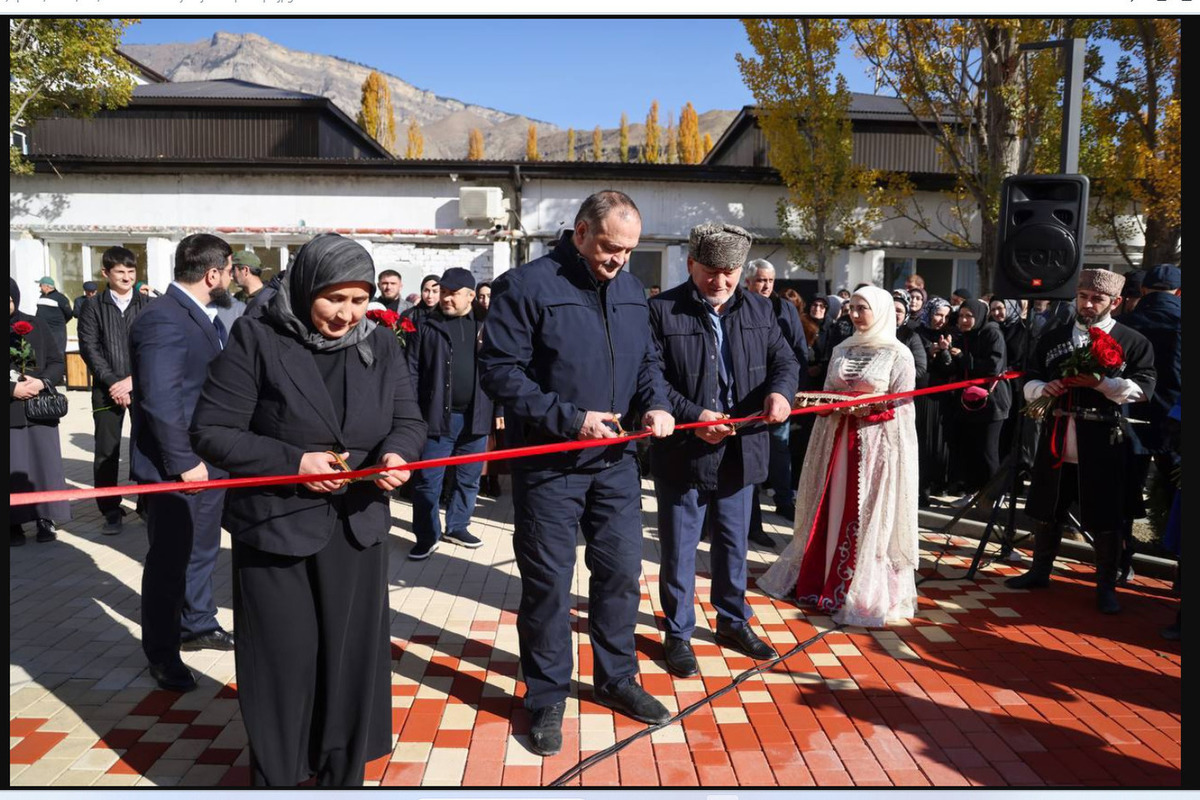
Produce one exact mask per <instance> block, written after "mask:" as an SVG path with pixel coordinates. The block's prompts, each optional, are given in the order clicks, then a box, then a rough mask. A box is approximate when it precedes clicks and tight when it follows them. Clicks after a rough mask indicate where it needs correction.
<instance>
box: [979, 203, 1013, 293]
mask: <svg viewBox="0 0 1200 800" xmlns="http://www.w3.org/2000/svg"><path fill="white" fill-rule="evenodd" d="M999 234H1000V225H999V224H998V223H997V222H995V221H994V220H990V219H988V218H987V217H982V218H981V219H980V221H979V294H981V295H984V294H987V293H988V292H990V291H992V280H993V278H994V276H995V274H996V269H997V264H998V263H999V259H998V258H997V254H996V244H997V241H998V239H999ZM1001 299H1002V300H1007V299H1009V298H1001Z"/></svg>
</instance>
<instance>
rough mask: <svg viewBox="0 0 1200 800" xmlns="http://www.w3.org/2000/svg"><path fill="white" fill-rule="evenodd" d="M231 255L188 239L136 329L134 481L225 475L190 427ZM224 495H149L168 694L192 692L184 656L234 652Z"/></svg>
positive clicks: (148, 572) (154, 650)
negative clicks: (228, 619) (218, 570)
mask: <svg viewBox="0 0 1200 800" xmlns="http://www.w3.org/2000/svg"><path fill="white" fill-rule="evenodd" d="M232 256H233V251H232V249H231V248H230V247H229V245H228V244H227V243H226V242H225V241H224V240H222V239H219V238H218V237H216V236H212V235H209V234H205V233H198V234H194V235H192V236H188V237H187V238H185V239H184V240H183V241H182V242H180V243H179V247H178V249H177V250H176V251H175V280H174V281H173V282H172V283H171V286H170V288H168V289H167V291H166V294H164V295H163V297H162V299H161V300H159V301H158V302H155V303H152V304H150V305H149V306H147V307H146V310H145V311H143V312H142V313H141V314H140V315H139V316H138V318H137V319H136V320H135V321H134V324H133V326H132V327H131V328H130V331H129V351H130V359H131V362H132V363H131V366H132V369H133V403H132V406H131V409H132V435H131V442H130V472H131V473H132V476H133V479H134V480H135V481H137V482H138V483H160V482H165V481H186V482H196V481H205V480H209V479H217V478H223V477H226V476H225V474H224V473H220V472H219V471H218V470H215V469H212V468H210V467H209V466H208V465H207V464H205V463H204V462H203V461H202V460H201V459H200V457H199V456H197V455H196V454H195V453H194V452H193V451H192V447H191V443H190V441H189V439H188V423H189V422H190V421H191V418H192V411H193V410H194V409H195V407H196V401H197V400H198V399H199V398H200V389H201V387H202V386H203V385H204V379H205V376H206V374H207V372H208V364H209V362H210V361H212V360H213V359H214V358H216V357H217V355H218V354H220V352H221V349H222V348H223V347H224V344H225V340H226V338H227V334H228V331H226V330H225V327H224V325H223V324H222V323H221V321H220V319H218V318H217V314H216V312H217V307H220V306H222V305H225V306H228V305H229V300H230V299H231V298H230V295H229V291H228V288H229V283H230V281H231V280H232V279H233V262H232ZM224 498H225V492H224V491H223V490H216V491H213V490H209V491H201V492H169V493H163V494H151V495H147V496H146V514H147V517H146V528H147V532H148V534H149V539H150V549H149V551H148V552H147V553H146V564H145V568H144V570H143V572H142V650H143V651H144V652H145V653H146V658H147V660H148V661H149V662H150V675H151V677H153V678H154V679H155V680H156V681H157V682H158V685H159V686H161V687H162V688H163V689H168V690H172V691H178V692H187V691H191V690H192V689H194V688H196V678H195V676H194V675H193V674H192V672H191V670H189V669H188V668H187V667H186V666H185V665H184V663H183V660H182V659H181V658H180V655H179V653H180V650H181V649H183V650H197V649H200V648H212V649H218V650H232V649H233V636H232V635H231V634H229V633H227V632H226V631H224V630H222V629H221V627H220V625H219V624H218V623H217V619H216V610H217V608H216V603H215V601H214V600H213V590H212V572H213V566H214V565H215V564H216V561H217V554H218V552H219V551H220V545H221V509H222V505H223V502H224Z"/></svg>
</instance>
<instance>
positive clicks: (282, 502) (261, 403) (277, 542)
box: [191, 317, 425, 556]
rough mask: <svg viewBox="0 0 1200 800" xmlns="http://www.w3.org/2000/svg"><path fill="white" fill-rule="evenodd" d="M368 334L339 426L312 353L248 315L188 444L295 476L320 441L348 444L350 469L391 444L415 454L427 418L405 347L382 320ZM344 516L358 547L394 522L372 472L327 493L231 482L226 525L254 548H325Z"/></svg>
mask: <svg viewBox="0 0 1200 800" xmlns="http://www.w3.org/2000/svg"><path fill="white" fill-rule="evenodd" d="M369 341H370V343H371V347H372V349H373V351H374V354H375V360H374V362H373V363H372V364H371V366H366V365H365V364H363V362H362V359H361V358H359V356H358V355H357V353H356V352H355V351H354V350H351V352H350V353H349V355H348V356H347V359H346V376H347V378H346V379H347V381H348V382H349V389H350V391H349V392H347V396H346V410H345V424H344V425H342V424H339V422H338V419H337V414H336V411H335V410H334V405H333V400H332V399H330V396H329V391H328V389H326V388H325V383H324V381H323V379H322V377H321V373H320V371H319V370H318V368H317V364H316V361H315V357H314V356H313V354H312V353H311V352H310V351H309V350H308V349H307V348H305V347H304V345H302V344H301V343H300V342H299V341H297V340H295V339H293V338H292V337H290V336H288V335H285V334H282V333H280V332H278V331H277V330H276V329H275V328H274V327H272V325H271V324H270V323H269V322H267V321H266V320H265V319H263V318H261V317H243V318H242V319H240V320H239V321H238V324H237V325H235V326H234V329H233V331H232V334H231V336H230V339H229V342H228V345H227V347H226V349H225V351H224V352H223V353H222V354H221V356H220V357H219V358H218V359H216V360H215V361H214V362H213V363H212V366H211V367H210V369H209V371H208V379H207V380H206V381H205V383H204V389H203V391H202V393H201V396H200V401H199V402H198V403H197V404H196V411H195V413H194V415H193V416H192V424H191V442H192V446H193V447H194V448H195V449H196V452H197V453H199V454H200V455H201V456H203V458H204V459H205V461H207V462H209V463H211V464H214V465H215V466H217V467H220V468H221V469H224V470H228V471H229V473H230V475H232V476H234V477H250V476H260V475H288V474H292V475H294V474H296V473H297V472H298V470H299V467H300V459H301V457H302V456H303V455H304V454H305V453H308V452H314V451H323V450H333V451H335V452H346V451H349V453H350V457H349V458H348V459H347V461H348V462H349V464H350V467H351V468H352V469H360V468H363V467H368V466H371V465H374V464H377V463H379V460H380V459H381V458H382V457H383V456H384V455H385V454H387V453H396V454H397V455H399V456H400V457H401V458H403V459H404V460H405V461H415V460H417V459H418V458H420V455H421V451H422V449H423V448H424V446H425V423H424V421H422V419H421V415H420V409H419V408H418V407H417V402H416V395H415V393H414V391H413V385H412V380H411V379H410V378H409V374H408V367H407V365H406V364H405V362H404V356H403V353H402V352H401V349H400V345H399V343H398V342H397V341H396V337H395V336H393V335H392V333H391V332H390V331H388V330H386V329H385V328H376V329H375V330H374V331H372V333H371V337H370V340H369ZM339 515H343V516H344V517H345V518H346V519H348V520H349V523H350V529H351V533H352V534H353V536H354V538H355V540H356V541H357V542H358V543H359V544H360V545H361V546H363V547H368V546H370V545H372V544H375V543H376V542H379V541H382V540H383V538H384V536H386V535H387V531H388V528H389V526H390V514H389V511H388V497H387V494H386V493H384V492H383V491H381V490H380V489H379V488H378V487H376V486H375V484H374V482H373V481H360V482H357V483H352V484H350V485H349V486H348V487H346V488H344V489H342V490H339V491H338V492H337V493H335V494H333V495H329V494H320V493H314V492H310V491H308V490H307V489H305V488H303V487H301V486H300V485H299V484H291V485H287V486H276V487H263V488H248V489H231V490H229V493H228V495H227V496H226V501H225V518H224V525H225V527H226V528H227V529H228V530H229V532H230V534H231V535H232V536H233V537H234V538H236V539H238V540H239V541H240V542H243V543H244V544H247V545H250V546H251V547H254V548H256V549H258V550H263V551H265V552H268V553H276V554H279V555H288V556H308V555H312V554H313V553H316V552H318V551H320V550H321V549H322V548H323V547H324V546H325V544H326V543H327V542H328V540H329V537H330V536H331V535H332V534H333V532H334V531H335V530H336V529H337V527H338V524H339V523H338V518H339Z"/></svg>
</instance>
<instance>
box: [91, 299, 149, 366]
mask: <svg viewBox="0 0 1200 800" xmlns="http://www.w3.org/2000/svg"><path fill="white" fill-rule="evenodd" d="M149 304H150V298H149V297H147V296H146V295H144V294H142V293H141V292H134V293H133V299H132V300H130V301H129V305H128V306H126V307H125V312H124V313H122V312H121V309H120V308H118V307H117V304H116V303H115V302H114V301H113V299H112V296H111V295H109V293H108V290H107V289H106V290H104V291H102V292H97V293H96V296H95V297H89V298H88V299H87V301H86V302H85V303H84V304H83V309H82V312H81V313H80V315H79V352H80V354H81V355H82V356H83V360H84V362H85V363H86V364H87V365H88V368H89V369H91V371H92V375H93V376H95V379H96V385H97V387H99V388H100V389H108V388H109V387H110V386H112V385H113V384H114V383H116V382H118V381H120V380H122V379H124V378H126V377H128V376H129V375H130V373H131V372H132V369H131V368H130V362H129V329H130V328H131V327H133V321H134V320H135V319H137V317H138V314H140V313H142V310H143V309H145V308H146V306H148V305H149Z"/></svg>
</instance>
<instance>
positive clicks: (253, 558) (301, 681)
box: [191, 234, 425, 786]
mask: <svg viewBox="0 0 1200 800" xmlns="http://www.w3.org/2000/svg"><path fill="white" fill-rule="evenodd" d="M374 275H375V272H374V266H373V264H372V263H371V257H370V255H369V254H368V253H367V252H366V250H364V249H363V248H362V246H361V245H359V244H357V243H355V242H353V241H351V240H349V239H344V238H342V237H341V236H337V235H335V234H322V235H320V236H318V237H316V238H315V239H313V240H312V241H311V242H309V243H308V244H306V245H305V246H304V247H302V248H301V249H300V252H299V253H298V254H297V256H296V260H295V262H294V263H293V264H292V266H291V267H290V268H289V270H288V273H287V277H286V279H285V280H284V281H282V282H281V283H280V286H279V291H278V292H277V293H276V295H275V296H274V297H272V298H271V301H270V304H269V305H268V307H267V309H266V312H265V313H264V314H263V315H262V316H261V317H247V318H246V319H245V321H243V322H239V323H238V324H237V325H236V326H234V329H233V333H232V336H231V337H230V339H229V344H228V346H227V348H226V349H225V351H224V352H223V353H222V354H221V356H220V357H219V358H218V359H217V360H216V361H215V362H214V363H213V364H212V366H211V368H210V371H209V375H208V380H207V382H206V383H205V385H204V389H203V392H202V394H201V398H200V402H199V404H198V405H197V406H196V412H195V416H194V417H193V418H192V427H191V436H192V442H193V446H194V447H195V449H196V452H197V453H200V454H201V455H202V456H203V457H204V458H205V460H207V461H210V462H211V463H213V464H216V465H218V466H220V467H221V468H223V469H226V470H228V471H229V473H230V475H231V476H233V477H244V476H261V475H282V474H293V475H294V474H301V475H319V474H322V473H325V474H327V473H331V472H335V471H337V470H338V467H339V465H340V463H341V462H342V461H344V462H345V463H346V464H348V465H349V467H350V468H351V469H361V468H364V467H368V466H372V465H380V466H385V467H393V468H398V467H401V466H402V465H403V464H405V463H407V462H409V461H413V460H415V459H416V458H417V457H419V456H420V453H421V448H422V446H423V445H424V443H425V423H424V422H423V421H422V420H421V416H420V411H419V409H418V407H417V402H416V395H415V393H414V391H413V386H412V381H411V379H410V377H409V372H408V368H407V366H406V365H405V362H404V357H403V353H402V351H401V349H400V346H399V344H398V342H397V341H396V338H395V336H394V335H393V334H392V333H391V332H390V331H388V330H387V329H385V328H380V327H378V326H377V325H375V323H373V322H371V321H370V320H367V319H364V315H365V313H366V310H367V302H368V300H369V299H370V296H371V288H372V280H373V278H374ZM408 477H409V473H407V472H404V471H401V470H399V469H397V470H396V471H393V472H387V473H381V474H380V476H379V477H378V478H377V479H375V480H369V479H368V480H365V481H360V482H354V483H347V482H346V481H342V480H337V479H335V478H330V477H320V478H314V479H313V480H312V482H310V483H305V484H299V485H297V484H291V485H286V486H274V487H262V488H247V489H235V490H230V492H229V496H228V501H227V504H226V509H225V527H226V528H227V529H228V530H229V532H230V534H231V535H232V537H233V614H234V622H235V625H236V627H237V630H238V637H237V647H236V659H237V662H236V663H237V676H238V702H239V703H240V705H241V709H242V718H243V720H244V722H245V725H246V733H247V736H248V738H249V743H250V770H251V779H252V781H253V783H254V784H255V785H271V786H279V785H293V786H294V785H295V784H297V783H300V782H301V781H304V780H306V779H307V778H309V777H311V776H313V775H315V776H316V777H317V783H318V784H319V785H326V786H351V785H361V784H362V781H363V774H364V769H365V766H366V763H367V762H368V761H371V760H373V759H375V758H379V757H380V756H383V755H386V754H387V753H388V752H389V751H390V750H391V746H392V737H391V733H392V731H391V725H392V722H391V719H392V715H391V646H390V639H389V635H388V600H387V533H388V528H389V525H390V515H389V513H388V496H387V492H389V491H391V490H392V489H395V488H396V487H398V486H399V485H400V484H401V483H403V482H404V481H406V480H407V479H408Z"/></svg>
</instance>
